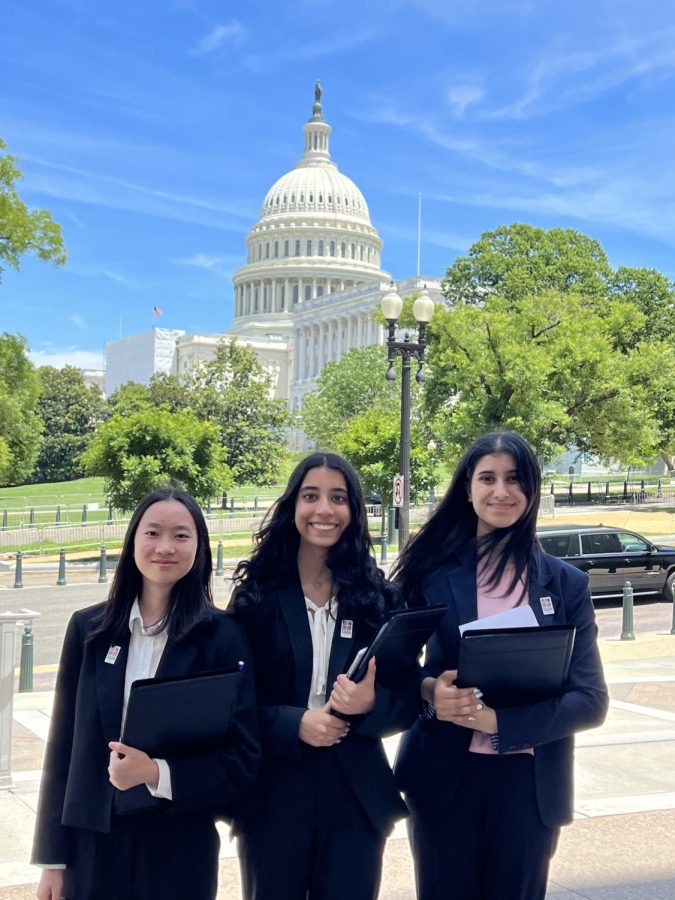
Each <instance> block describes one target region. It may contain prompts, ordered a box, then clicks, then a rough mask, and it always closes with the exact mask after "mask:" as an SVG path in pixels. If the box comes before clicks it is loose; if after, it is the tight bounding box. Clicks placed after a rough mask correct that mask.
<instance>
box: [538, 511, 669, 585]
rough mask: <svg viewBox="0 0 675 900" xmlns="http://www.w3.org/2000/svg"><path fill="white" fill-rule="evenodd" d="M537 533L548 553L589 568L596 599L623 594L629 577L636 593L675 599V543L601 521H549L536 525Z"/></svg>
mask: <svg viewBox="0 0 675 900" xmlns="http://www.w3.org/2000/svg"><path fill="white" fill-rule="evenodd" d="M537 537H538V538H539V543H540V544H541V546H542V547H543V548H544V550H545V551H546V553H550V554H551V556H559V557H560V558H561V559H564V560H565V562H568V563H571V564H572V565H573V566H576V568H577V569H581V570H582V572H588V576H589V579H590V585H591V594H592V595H593V597H595V598H596V599H600V598H605V597H606V598H610V597H621V596H622V594H623V586H624V582H626V581H630V583H631V584H632V586H633V593H634V594H635V595H641V596H646V595H652V594H657V595H658V594H660V595H661V597H662V598H663V599H664V600H672V599H673V584H674V583H675V547H664V546H661V545H659V544H653V543H652V542H651V541H648V540H647V538H644V537H642V536H641V535H639V534H635V532H634V531H626V529H625V528H609V527H606V526H602V525H598V526H593V525H547V526H545V527H541V528H538V529H537Z"/></svg>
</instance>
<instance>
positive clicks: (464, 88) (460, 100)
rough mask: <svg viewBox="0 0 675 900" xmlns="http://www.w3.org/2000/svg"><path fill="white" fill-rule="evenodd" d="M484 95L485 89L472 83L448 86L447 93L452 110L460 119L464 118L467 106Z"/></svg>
mask: <svg viewBox="0 0 675 900" xmlns="http://www.w3.org/2000/svg"><path fill="white" fill-rule="evenodd" d="M484 95H485V91H484V90H483V88H482V87H479V86H478V85H472V84H464V85H458V86H457V87H452V88H448V91H447V94H446V96H447V99H448V103H449V104H450V107H451V109H452V112H453V114H454V115H455V116H456V117H457V118H458V119H461V118H463V116H464V113H465V112H466V110H467V108H468V107H469V106H472V105H473V104H474V103H477V102H478V101H479V100H481V99H482V98H483V97H484Z"/></svg>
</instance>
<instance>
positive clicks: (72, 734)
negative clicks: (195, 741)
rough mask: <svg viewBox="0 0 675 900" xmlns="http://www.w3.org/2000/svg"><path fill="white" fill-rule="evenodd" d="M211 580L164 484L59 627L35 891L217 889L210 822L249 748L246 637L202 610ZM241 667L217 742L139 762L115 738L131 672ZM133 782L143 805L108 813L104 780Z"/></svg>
mask: <svg viewBox="0 0 675 900" xmlns="http://www.w3.org/2000/svg"><path fill="white" fill-rule="evenodd" d="M210 579H211V549H210V546H209V534H208V529H207V526H206V522H205V521H204V516H203V515H202V512H201V510H200V509H199V507H198V506H197V504H196V503H195V501H194V500H193V499H192V498H191V497H190V496H189V495H188V494H186V493H185V492H184V491H181V490H177V489H173V488H167V489H160V490H157V491H154V492H153V493H151V494H148V495H147V496H146V497H145V498H144V499H143V500H141V502H140V503H139V505H138V506H137V508H136V510H135V512H134V513H133V515H132V517H131V521H130V522H129V527H128V529H127V533H126V537H125V539H124V546H123V548H122V551H121V554H120V558H119V562H118V565H117V569H116V571H115V577H114V579H113V583H112V586H111V590H110V594H109V597H108V600H107V601H106V602H105V603H102V604H98V605H97V606H93V607H89V608H88V609H83V610H80V611H78V612H76V613H75V614H74V615H73V616H72V618H71V620H70V624H69V625H68V630H67V632H66V636H65V640H64V645H63V652H62V655H61V663H60V666H59V673H58V677H57V683H56V695H55V701H54V711H53V715H52V721H51V729H50V734H49V741H48V744H47V752H46V757H45V764H44V775H43V780H42V786H41V792H40V803H39V809H38V817H37V826H36V832H35V842H34V848H33V862H34V863H35V864H37V865H41V866H42V867H43V873H42V878H41V880H40V884H39V886H38V893H37V896H38V898H39V900H62V898H65V900H166V898H168V897H170V898H173V900H211V898H214V897H215V896H216V890H217V876H218V845H219V841H218V834H217V832H216V829H215V818H216V815H218V814H220V813H221V812H222V811H223V809H224V808H225V807H226V806H227V805H228V804H231V803H233V802H234V801H235V800H237V799H238V798H239V797H240V796H241V795H242V793H244V791H245V790H246V789H247V788H248V787H249V786H250V784H251V782H252V780H253V777H254V775H255V771H256V768H257V763H258V758H259V751H260V747H259V743H258V732H257V717H256V710H255V698H254V695H253V673H252V670H251V666H250V650H249V647H248V642H247V640H246V637H245V635H244V634H243V632H242V630H241V628H240V627H239V626H238V625H237V624H236V622H234V621H233V620H232V619H231V617H230V616H227V615H226V614H225V613H224V612H221V611H219V610H218V609H216V607H215V606H214V605H213V599H212V596H211V583H210ZM240 662H243V663H244V669H243V673H242V685H241V688H242V690H241V692H240V694H239V700H238V706H237V709H236V711H235V714H234V719H233V725H232V729H231V732H230V736H229V737H228V739H227V740H226V741H225V742H224V744H223V746H222V747H221V748H219V749H218V750H217V751H214V752H211V753H201V754H199V755H195V756H190V757H180V758H172V759H167V760H163V759H151V758H150V757H149V756H148V755H147V754H146V753H143V752H142V751H140V750H138V749H136V748H133V747H128V746H126V745H124V744H121V743H120V742H119V740H120V733H121V728H122V721H123V718H124V711H125V709H126V704H127V701H128V698H129V692H130V689H131V684H132V682H133V681H135V680H137V679H140V678H148V677H154V676H155V675H157V676H158V677H159V676H173V675H185V674H189V673H197V672H205V671H213V670H228V669H232V670H236V669H237V668H238V667H239V663H240ZM138 785H142V786H145V787H144V790H147V792H148V797H150V796H152V797H155V798H157V803H156V804H155V807H156V808H153V809H152V810H150V811H148V812H139V813H132V814H129V815H118V814H117V813H116V803H115V796H116V794H115V789H117V790H118V791H127V790H129V789H131V788H134V787H136V786H138ZM143 796H144V795H143ZM151 803H152V801H151ZM143 805H145V804H143Z"/></svg>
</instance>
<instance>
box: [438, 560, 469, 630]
mask: <svg viewBox="0 0 675 900" xmlns="http://www.w3.org/2000/svg"><path fill="white" fill-rule="evenodd" d="M443 573H444V575H445V578H446V583H447V589H448V605H450V603H453V604H454V606H455V609H456V610H457V618H458V619H459V622H460V623H461V624H463V623H464V622H473V620H474V619H476V618H477V617H478V601H477V591H476V562H475V558H474V557H473V556H472V557H471V558H470V559H468V560H466V561H465V562H462V563H460V562H459V561H458V562H457V563H455V564H450V565H448V566H447V567H444V569H443Z"/></svg>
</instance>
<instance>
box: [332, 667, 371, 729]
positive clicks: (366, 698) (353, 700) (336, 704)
mask: <svg viewBox="0 0 675 900" xmlns="http://www.w3.org/2000/svg"><path fill="white" fill-rule="evenodd" d="M328 702H329V703H330V705H331V707H332V709H334V710H335V711H336V712H339V713H343V715H346V716H362V715H364V713H369V712H370V711H371V709H372V708H373V706H375V659H374V658H373V659H371V660H370V662H369V663H368V671H367V672H366V675H365V678H363V679H362V680H361V681H358V682H354V681H352V680H351V678H348V677H347V676H346V675H338V677H337V679H336V680H335V683H334V684H333V690H332V691H331V695H330V698H329V700H328Z"/></svg>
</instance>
